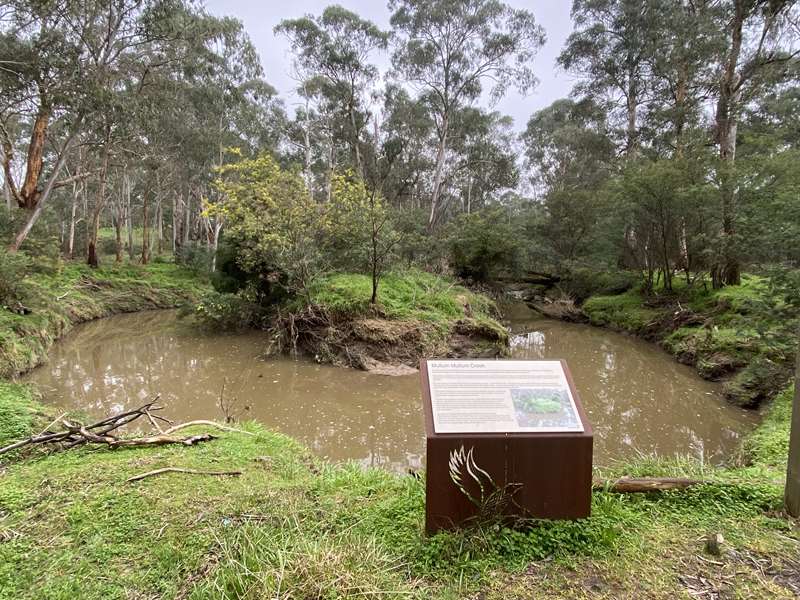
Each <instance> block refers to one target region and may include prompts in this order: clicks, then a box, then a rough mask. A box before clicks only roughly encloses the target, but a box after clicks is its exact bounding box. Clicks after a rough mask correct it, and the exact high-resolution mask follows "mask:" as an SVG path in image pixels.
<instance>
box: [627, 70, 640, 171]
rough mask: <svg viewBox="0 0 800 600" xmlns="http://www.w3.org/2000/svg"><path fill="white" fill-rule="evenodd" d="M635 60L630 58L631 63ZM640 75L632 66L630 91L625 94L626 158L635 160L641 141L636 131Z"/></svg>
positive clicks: (629, 81) (629, 76) (629, 82)
mask: <svg viewBox="0 0 800 600" xmlns="http://www.w3.org/2000/svg"><path fill="white" fill-rule="evenodd" d="M633 62H634V60H633V58H632V57H631V58H629V63H633ZM637 77H638V74H637V73H636V69H635V67H633V66H631V67H630V68H629V71H628V89H627V91H626V93H625V106H626V109H627V110H626V112H627V117H628V118H627V123H626V125H625V140H626V145H627V147H626V149H625V156H627V157H628V158H633V157H635V156H636V153H637V150H638V146H639V140H638V135H637V131H636V112H637V107H638V104H639V88H638V81H637Z"/></svg>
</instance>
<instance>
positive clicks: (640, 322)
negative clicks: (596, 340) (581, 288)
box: [583, 290, 658, 333]
mask: <svg viewBox="0 0 800 600" xmlns="http://www.w3.org/2000/svg"><path fill="white" fill-rule="evenodd" d="M583 311H584V312H585V313H586V314H587V315H588V316H589V319H590V320H591V321H592V323H594V324H596V325H605V326H611V327H614V328H616V329H620V330H623V331H630V332H632V333H637V332H640V331H642V330H643V329H644V328H645V327H646V326H647V324H648V323H650V322H652V321H653V320H655V319H656V317H657V316H658V311H657V310H654V309H651V308H648V307H646V306H644V302H643V299H642V296H641V294H640V292H639V291H638V290H630V291H628V292H626V293H624V294H619V295H616V296H594V297H592V298H589V299H588V300H587V301H586V302H585V303H584V305H583Z"/></svg>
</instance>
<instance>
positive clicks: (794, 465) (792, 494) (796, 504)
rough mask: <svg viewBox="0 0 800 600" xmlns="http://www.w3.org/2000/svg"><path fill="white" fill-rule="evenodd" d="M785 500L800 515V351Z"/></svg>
mask: <svg viewBox="0 0 800 600" xmlns="http://www.w3.org/2000/svg"><path fill="white" fill-rule="evenodd" d="M785 500H786V511H787V512H788V513H789V514H790V515H792V516H793V517H800V352H798V353H797V368H796V369H795V381H794V403H793V405H792V421H791V426H790V429H789V465H788V467H787V470H786V494H785Z"/></svg>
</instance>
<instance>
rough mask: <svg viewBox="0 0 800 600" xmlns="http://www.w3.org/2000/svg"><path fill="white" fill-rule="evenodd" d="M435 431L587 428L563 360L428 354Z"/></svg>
mask: <svg viewBox="0 0 800 600" xmlns="http://www.w3.org/2000/svg"><path fill="white" fill-rule="evenodd" d="M427 368H428V381H429V384H430V397H431V408H432V412H433V426H434V431H435V432H436V433H523V432H534V433H538V432H542V433H544V432H582V431H583V430H584V428H583V424H582V423H581V419H580V416H579V415H578V410H577V408H576V406H575V398H574V397H573V395H572V391H571V390H570V386H569V383H568V381H567V377H566V374H565V373H564V367H563V365H562V363H561V361H544V360H542V361H530V360H502V361H500V360H477V361H464V360H429V361H427Z"/></svg>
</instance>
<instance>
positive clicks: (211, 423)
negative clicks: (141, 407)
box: [164, 420, 255, 435]
mask: <svg viewBox="0 0 800 600" xmlns="http://www.w3.org/2000/svg"><path fill="white" fill-rule="evenodd" d="M194 425H208V426H209V427H216V428H217V429H221V430H222V431H232V432H233V433H243V434H245V435H255V434H253V433H250V432H249V431H244V430H243V429H234V428H233V427H227V426H226V425H222V424H220V423H216V422H214V421H203V420H200V421H188V422H186V423H181V424H180V425H174V426H173V427H170V428H169V429H167V430H165V431H164V433H166V434H170V433H175V432H176V431H179V430H180V429H183V428H185V427H193V426H194Z"/></svg>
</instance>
